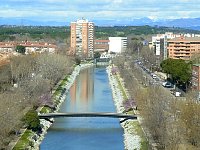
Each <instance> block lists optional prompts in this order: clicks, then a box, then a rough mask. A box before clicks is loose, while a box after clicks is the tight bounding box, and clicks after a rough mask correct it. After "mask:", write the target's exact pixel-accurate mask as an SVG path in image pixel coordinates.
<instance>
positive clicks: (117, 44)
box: [108, 37, 127, 53]
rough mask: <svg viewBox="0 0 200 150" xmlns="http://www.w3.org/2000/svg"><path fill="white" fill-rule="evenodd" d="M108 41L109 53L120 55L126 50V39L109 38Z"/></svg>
mask: <svg viewBox="0 0 200 150" xmlns="http://www.w3.org/2000/svg"><path fill="white" fill-rule="evenodd" d="M109 41H110V42H109V50H108V52H109V53H111V52H114V53H122V52H124V51H125V50H126V48H127V37H109Z"/></svg>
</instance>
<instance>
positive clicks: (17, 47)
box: [15, 45, 26, 54]
mask: <svg viewBox="0 0 200 150" xmlns="http://www.w3.org/2000/svg"><path fill="white" fill-rule="evenodd" d="M15 50H16V52H18V53H21V54H25V52H26V47H25V46H22V45H17V46H16V49H15Z"/></svg>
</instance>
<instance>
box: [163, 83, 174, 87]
mask: <svg viewBox="0 0 200 150" xmlns="http://www.w3.org/2000/svg"><path fill="white" fill-rule="evenodd" d="M162 86H164V87H166V88H172V84H171V83H170V82H163V83H162Z"/></svg>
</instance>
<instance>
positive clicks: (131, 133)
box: [107, 66, 141, 150]
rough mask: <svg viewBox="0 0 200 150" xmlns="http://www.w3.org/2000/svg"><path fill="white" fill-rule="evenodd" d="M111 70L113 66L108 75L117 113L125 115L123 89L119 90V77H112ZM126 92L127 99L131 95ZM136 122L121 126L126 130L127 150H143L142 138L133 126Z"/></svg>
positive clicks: (110, 68) (125, 123)
mask: <svg viewBox="0 0 200 150" xmlns="http://www.w3.org/2000/svg"><path fill="white" fill-rule="evenodd" d="M111 70H112V67H111V66H109V67H107V73H108V78H109V82H110V86H111V89H112V95H113V100H114V103H115V106H116V110H117V112H118V113H123V112H124V110H125V109H124V107H123V101H124V97H123V93H122V91H121V89H120V88H119V86H120V85H119V83H118V81H117V76H116V75H112V72H111ZM123 88H124V86H123ZM124 90H125V88H124ZM125 92H126V95H127V97H129V94H128V93H127V91H126V90H125ZM135 121H136V120H127V121H125V122H123V123H121V126H122V128H123V129H124V146H125V149H126V150H139V149H141V138H140V136H139V135H137V133H136V129H135V128H134V127H133V126H132V125H131V124H133V122H135Z"/></svg>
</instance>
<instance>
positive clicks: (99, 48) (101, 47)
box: [94, 40, 109, 53]
mask: <svg viewBox="0 0 200 150" xmlns="http://www.w3.org/2000/svg"><path fill="white" fill-rule="evenodd" d="M108 50H109V40H95V41H94V52H99V53H104V52H108Z"/></svg>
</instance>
